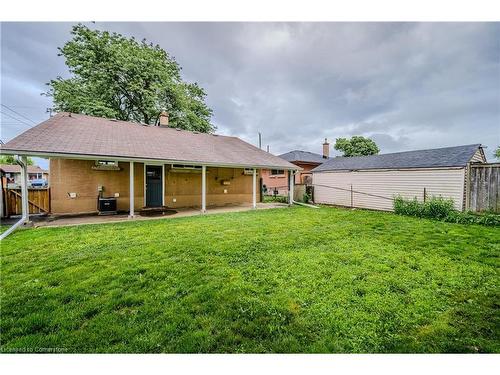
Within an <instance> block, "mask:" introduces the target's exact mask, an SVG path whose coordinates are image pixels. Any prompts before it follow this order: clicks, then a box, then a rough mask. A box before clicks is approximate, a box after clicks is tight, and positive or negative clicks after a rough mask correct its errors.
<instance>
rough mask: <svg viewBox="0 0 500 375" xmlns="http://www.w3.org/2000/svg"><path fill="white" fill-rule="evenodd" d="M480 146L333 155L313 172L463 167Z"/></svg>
mask: <svg viewBox="0 0 500 375" xmlns="http://www.w3.org/2000/svg"><path fill="white" fill-rule="evenodd" d="M480 147H481V145H480V144H473V145H466V146H455V147H444V148H436V149H430V150H417V151H406V152H395V153H392V154H382V155H372V156H356V157H335V158H331V159H330V160H329V161H327V162H326V163H324V164H322V165H320V166H318V167H316V168H314V169H313V172H324V171H336V170H359V169H401V168H433V167H434V168H436V167H465V166H466V165H467V163H468V162H469V161H470V160H471V158H472V157H473V156H474V154H475V153H476V152H477V150H478V149H479V148H480Z"/></svg>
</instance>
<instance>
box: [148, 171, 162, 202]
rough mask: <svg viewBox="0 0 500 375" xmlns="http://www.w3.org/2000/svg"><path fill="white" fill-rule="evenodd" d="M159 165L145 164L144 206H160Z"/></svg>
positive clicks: (160, 178) (160, 179)
mask: <svg viewBox="0 0 500 375" xmlns="http://www.w3.org/2000/svg"><path fill="white" fill-rule="evenodd" d="M162 193H163V178H162V167H161V165H146V207H161V206H162V203H163V199H162Z"/></svg>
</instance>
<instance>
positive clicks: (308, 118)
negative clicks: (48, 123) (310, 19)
mask: <svg viewBox="0 0 500 375" xmlns="http://www.w3.org/2000/svg"><path fill="white" fill-rule="evenodd" d="M91 27H96V28H100V29H106V30H111V31H117V32H120V33H123V34H125V35H128V36H135V37H136V38H137V39H142V38H147V39H148V40H151V41H152V42H154V43H158V44H160V45H161V47H163V48H164V49H165V50H167V51H168V52H169V53H170V54H171V55H172V56H174V57H175V58H176V60H177V61H178V62H179V64H180V65H181V66H182V67H183V70H182V72H183V76H184V78H185V79H187V80H189V81H196V82H198V83H199V84H200V85H201V86H202V87H204V88H205V89H206V91H207V94H208V98H207V101H208V103H209V105H210V106H211V107H212V108H213V110H214V118H213V121H214V123H215V124H216V125H217V126H218V132H219V133H223V134H230V135H236V136H239V137H241V138H243V139H245V140H247V141H249V142H251V143H253V144H256V143H257V139H258V135H257V134H258V132H259V131H260V132H261V133H262V136H263V143H264V147H265V146H266V145H267V144H269V145H270V147H271V151H272V152H274V153H284V152H287V151H289V150H292V149H304V150H308V151H313V152H318V153H321V143H322V142H323V140H324V138H325V137H327V138H329V139H330V140H331V141H334V139H335V138H337V137H348V136H352V135H365V136H371V137H373V138H374V139H375V141H376V142H377V143H378V144H379V146H380V148H381V150H382V152H394V151H402V150H409V149H419V148H430V147H442V146H449V145H459V144H470V143H482V144H485V145H487V146H488V151H487V153H488V155H489V156H490V158H491V155H492V151H493V149H494V148H496V146H497V145H498V144H500V47H499V46H500V24H498V23H108V24H103V23H97V24H95V25H94V24H91ZM70 28H71V24H68V23H25V24H21V23H17V24H16V23H8V24H5V23H4V24H2V102H4V103H6V104H8V105H13V106H15V107H14V108H15V109H16V108H17V109H19V110H22V111H23V113H24V114H26V115H28V116H29V117H30V118H33V119H34V120H35V121H40V120H41V119H43V118H44V117H46V114H45V108H46V107H48V106H50V101H49V100H48V99H47V98H45V97H41V96H40V95H39V93H40V92H42V91H44V90H45V89H46V88H45V86H44V84H45V83H46V82H48V81H49V80H50V79H51V78H54V77H56V76H57V75H65V74H67V72H66V69H65V66H64V61H63V59H62V58H61V57H58V56H57V47H58V46H62V45H63V43H64V41H65V40H67V39H69V37H70V35H69V30H70ZM22 106H30V107H31V108H28V107H26V108H22ZM2 121H3V122H7V119H6V118H4V117H3V118H2ZM24 128H25V127H24ZM22 130H23V127H22V126H15V125H5V126H3V125H2V139H4V140H6V139H10V138H12V137H13V136H15V135H16V134H18V133H20V132H21V131H22Z"/></svg>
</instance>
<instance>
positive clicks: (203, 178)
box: [201, 165, 207, 213]
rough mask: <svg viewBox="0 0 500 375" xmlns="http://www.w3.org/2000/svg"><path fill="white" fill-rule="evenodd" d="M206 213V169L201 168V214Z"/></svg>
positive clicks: (204, 167)
mask: <svg viewBox="0 0 500 375" xmlns="http://www.w3.org/2000/svg"><path fill="white" fill-rule="evenodd" d="M206 211H207V167H206V166H204V165H203V166H202V167H201V213H205V212H206Z"/></svg>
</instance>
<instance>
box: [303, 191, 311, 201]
mask: <svg viewBox="0 0 500 375" xmlns="http://www.w3.org/2000/svg"><path fill="white" fill-rule="evenodd" d="M310 200H311V196H310V195H309V194H307V193H304V195H303V196H302V202H304V203H309V201H310Z"/></svg>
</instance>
